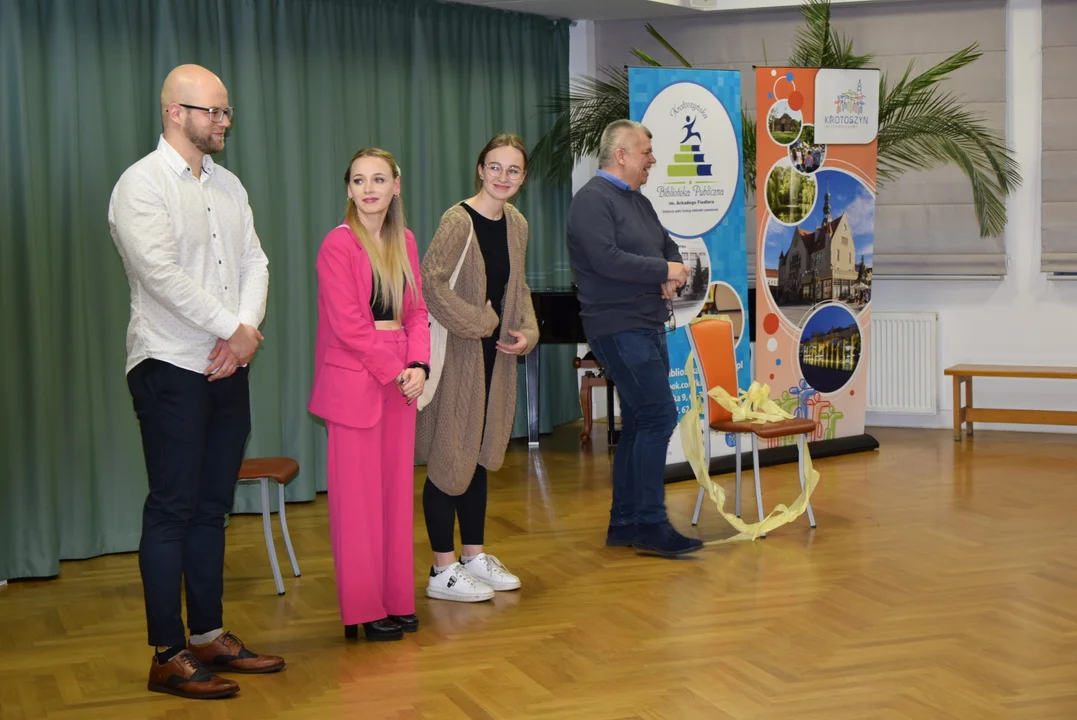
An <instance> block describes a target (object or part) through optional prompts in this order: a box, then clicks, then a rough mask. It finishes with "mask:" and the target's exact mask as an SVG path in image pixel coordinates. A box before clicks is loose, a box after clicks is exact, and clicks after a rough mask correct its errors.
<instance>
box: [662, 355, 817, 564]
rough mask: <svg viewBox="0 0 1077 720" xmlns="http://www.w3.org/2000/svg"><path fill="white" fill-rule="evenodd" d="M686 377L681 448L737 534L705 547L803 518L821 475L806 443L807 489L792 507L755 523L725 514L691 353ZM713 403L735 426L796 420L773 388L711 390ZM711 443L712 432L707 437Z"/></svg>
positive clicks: (751, 537) (749, 536)
mask: <svg viewBox="0 0 1077 720" xmlns="http://www.w3.org/2000/svg"><path fill="white" fill-rule="evenodd" d="M684 373H685V375H686V376H687V377H688V392H689V395H688V397H690V398H691V402H692V404H691V406H690V407H689V408H688V412H687V413H685V414H684V417H682V418H681V421H680V423H679V426H680V431H681V445H682V446H683V448H684V455H685V458H687V460H688V463H689V464H690V465H691V466H692V471H693V472H694V473H695V476H696V481H697V482H699V484H700V486H701V487H703V488H704V489H705V490H706V491H707V493H708V494H709V495H710V498H711V500H712V501H713V502H714V504H715V505H716V506H717V508H718V513H719V514H720V515H721V516H722V517H723V518H725V519H726V521H727V522H728V523H729V524H730V525H732V526H733V528H734V529H735V530H737V531H738V534H736V535H734V536H732V537H728V538H724V539H721V540H709V541H707V542H705V543H704V544H705V545H720V544H722V543H727V542H737V541H740V540H755V539H756V538H757V537H759V536H760V535H766V534H767V533H769V532H770V531H771V530H774V529H775V528H779V527H781V526H782V525H785V524H787V523H791V522H793V521H794V520H796V519H797V518H798V517H800V516H801V515H802V514H803V513H804V511H805V510H806V509H807V507H808V500H809V499H810V498H811V494H812V491H814V490H815V486H816V485H817V484H818V482H819V472H818V471H817V470H816V469H815V468H814V467H812V462H811V453H810V452H808V444H807V442H805V443H804V477H805V482H804V488H803V489H802V490H801V491H800V496H799V497H798V498H797V499H796V500H794V501H793V504H792V505H789V506H786V505H783V504H778V505H777V506H776V507H775V508H774V509H773V510H772V511H771V512H770V514H769V515H767V516H766V517H765V518H763V519H762V520H761V521H759V522H756V523H751V524H748V523H745V522H744V521H743V520H741V519H740V518H739V517H737V516H736V515H734V514H733V513H730V512H726V509H725V491H724V490H723V489H722V488H721V486H719V485H718V484H717V483H715V482H714V481H713V480H711V477H710V472H709V470H710V469H709V468H706V467H704V466H705V465H706V462H707V457H706V454H705V451H704V448H703V428H702V425H701V423H700V421H699V419H700V415H701V414H702V412H703V399H702V398H700V397H698V396H697V395H696V376H695V356H694V354H693V353H691V352H689V353H688V362H687V363H686V364H685V366H684ZM707 394H708V395H709V396H710V397H712V398H714V401H715V402H717V403H718V404H719V405H721V406H722V407H723V408H725V409H726V410H728V411H729V412H731V413H732V414H733V420H734V421H735V422H751V423H759V424H762V423H768V422H780V421H782V420H788V419H791V418H792V417H793V415H791V414H790V413H789V412H788V411H786V410H783V409H782V408H781V407H779V406H778V405H777V404H776V403H775V402H774V401H773V400H771V399H770V387H768V386H767V385H763V384H760V383H759V382H753V383H752V384H751V387H749V388H748V389H747V390H745V391H743V392H741V393H740V394H739V395H738V396H737V397H736V398H733V397H731V396H730V395H729V393H727V392H726V391H725V390H724V389H722V388H721V387H715V388H711V390H710V391H709V392H708V393H707ZM707 438H708V441H709V440H710V432H709V429H708V433H707Z"/></svg>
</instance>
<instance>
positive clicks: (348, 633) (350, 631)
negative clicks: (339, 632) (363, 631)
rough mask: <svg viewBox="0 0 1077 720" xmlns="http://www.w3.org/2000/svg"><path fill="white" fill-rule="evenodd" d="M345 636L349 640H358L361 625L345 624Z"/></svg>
mask: <svg viewBox="0 0 1077 720" xmlns="http://www.w3.org/2000/svg"><path fill="white" fill-rule="evenodd" d="M344 637H345V639H347V640H358V639H359V626H358V625H345V626H344Z"/></svg>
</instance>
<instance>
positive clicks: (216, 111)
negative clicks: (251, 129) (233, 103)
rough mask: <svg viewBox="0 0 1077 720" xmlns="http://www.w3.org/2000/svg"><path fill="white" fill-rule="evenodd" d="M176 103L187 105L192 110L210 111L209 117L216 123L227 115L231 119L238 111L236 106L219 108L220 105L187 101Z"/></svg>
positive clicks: (222, 120)
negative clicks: (197, 103) (210, 105)
mask: <svg viewBox="0 0 1077 720" xmlns="http://www.w3.org/2000/svg"><path fill="white" fill-rule="evenodd" d="M176 104H177V105H179V106H180V107H185V108H188V109H190V110H201V111H202V112H206V113H209V119H210V120H212V121H213V122H215V123H219V122H224V118H225V116H227V117H228V119H229V120H231V119H232V116H233V115H234V114H235V112H236V109H235V108H234V107H226V108H219V107H200V106H198V105H188V104H186V103H176Z"/></svg>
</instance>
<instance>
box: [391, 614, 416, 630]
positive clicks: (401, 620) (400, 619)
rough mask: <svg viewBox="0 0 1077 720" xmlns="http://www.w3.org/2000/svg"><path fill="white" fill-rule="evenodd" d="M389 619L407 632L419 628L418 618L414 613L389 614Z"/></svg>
mask: <svg viewBox="0 0 1077 720" xmlns="http://www.w3.org/2000/svg"><path fill="white" fill-rule="evenodd" d="M389 619H390V620H392V621H393V622H395V623H396V624H397V625H399V626H400V629H401V630H403V631H404V632H407V633H413V632H415V631H416V630H418V629H419V618H417V617H416V616H415V615H390V616H389Z"/></svg>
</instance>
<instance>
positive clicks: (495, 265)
mask: <svg viewBox="0 0 1077 720" xmlns="http://www.w3.org/2000/svg"><path fill="white" fill-rule="evenodd" d="M460 204H461V205H462V206H463V207H464V209H465V210H467V212H468V214H469V215H470V216H471V224H472V225H474V226H475V239H476V240H477V241H478V243H479V250H480V251H481V252H482V260H483V262H484V263H486V299H487V300H489V301H490V305H492V306H493V308H494V312H496V313H497V316H498V317H501V311H502V310H503V307H502V303H504V300H505V287H506V286H507V285H508V284H509V226H508V220H506V219H505V215H504V213H502V215H501V219H500V220H491V219H490V218H488V217H486V216H484V215H482V214H480V213H479V212H477V211H476V210H475V209H474V208H472V207H471V206H470V205H468V204H467V203H463V202H462V203H460ZM498 327H499V328H500V325H499V326H498ZM497 336H498V333H497V331H495V332H494V334H493V335H492V337H493V338H494V339H495V340H496V339H497Z"/></svg>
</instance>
